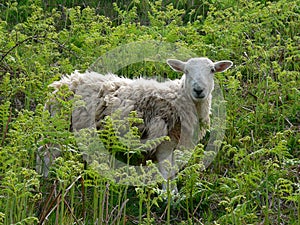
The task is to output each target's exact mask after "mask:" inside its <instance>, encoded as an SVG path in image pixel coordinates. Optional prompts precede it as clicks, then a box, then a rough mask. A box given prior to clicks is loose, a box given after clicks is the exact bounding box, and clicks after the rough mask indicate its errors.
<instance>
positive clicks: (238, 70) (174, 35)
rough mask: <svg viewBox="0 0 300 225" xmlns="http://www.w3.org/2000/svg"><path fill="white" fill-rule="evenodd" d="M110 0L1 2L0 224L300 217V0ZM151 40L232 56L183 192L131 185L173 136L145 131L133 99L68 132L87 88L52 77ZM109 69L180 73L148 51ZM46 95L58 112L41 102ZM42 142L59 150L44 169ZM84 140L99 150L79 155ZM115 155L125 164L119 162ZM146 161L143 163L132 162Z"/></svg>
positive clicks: (289, 220) (85, 147) (183, 178)
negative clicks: (209, 135)
mask: <svg viewBox="0 0 300 225" xmlns="http://www.w3.org/2000/svg"><path fill="white" fill-rule="evenodd" d="M114 2H115V3H112V2H111V1H104V0H103V1H100V2H97V1H92V0H89V1H84V2H82V1H76V0H73V1H55V2H54V1H40V0H26V1H6V2H4V1H3V2H1V3H0V11H1V14H0V132H1V134H0V137H1V140H0V180H1V186H0V224H38V223H43V222H44V223H45V224H102V223H105V224H134V223H136V222H139V223H140V224H159V223H160V224H166V223H167V224H261V223H264V224H299V221H300V197H299V196H300V186H299V166H300V159H299V155H300V135H299V126H300V121H299V118H300V115H299V112H300V110H299V109H300V106H299V98H300V90H299V87H300V80H299V70H300V63H299V62H300V60H299V57H300V49H299V46H300V33H299V27H300V8H299V5H300V1H299V0H296V1H290V0H276V1H262V0H261V1H259V0H256V1H254V0H253V1H246V0H238V1H219V0H211V1H186V0H181V1H173V0H165V1H163V0H160V1H148V0H134V1H129V0H122V1H121V0H118V1H114ZM145 40H156V41H158V42H160V41H162V42H169V43H172V44H174V46H178V48H180V47H185V48H188V49H191V50H192V51H193V52H194V53H195V54H197V55H199V56H208V57H209V58H211V59H214V60H222V59H230V60H232V61H233V62H234V65H235V66H234V68H232V69H231V70H229V71H228V72H226V73H225V74H222V75H219V74H217V75H216V79H218V81H219V83H220V86H221V88H222V90H223V93H224V98H225V100H226V113H227V116H226V133H225V137H224V139H223V140H222V147H221V149H220V151H219V153H218V154H217V156H216V158H215V160H214V162H213V163H212V164H211V165H210V166H209V167H208V168H206V170H203V163H202V159H203V156H204V155H203V154H204V152H205V151H204V150H205V146H202V145H198V146H196V147H195V149H194V152H193V154H190V155H191V158H190V160H189V162H188V163H187V165H186V167H185V168H184V169H183V170H182V171H180V173H179V174H178V176H177V179H176V180H175V181H177V183H178V187H179V194H178V196H177V197H174V196H172V193H171V192H170V190H169V189H168V190H167V193H161V191H160V190H159V186H158V185H159V184H157V183H155V184H153V183H152V184H151V185H148V186H141V185H139V186H137V187H135V188H132V187H130V186H128V185H125V184H126V182H127V184H128V183H131V184H132V183H139V184H141V183H142V182H144V183H147V182H148V183H151V179H153V174H156V175H157V176H159V175H158V174H157V168H156V167H155V165H154V163H153V162H151V161H146V162H145V160H143V158H141V156H142V155H143V154H145V152H147V150H148V149H150V148H151V146H155V145H157V144H158V143H160V142H161V141H167V138H166V137H162V138H159V139H157V140H152V141H148V142H147V143H141V142H140V141H139V135H140V134H139V132H138V129H137V126H138V125H139V124H140V123H141V122H142V121H140V119H139V118H137V117H136V115H135V114H134V112H133V113H132V114H131V115H130V116H129V117H128V118H125V119H124V118H123V119H121V118H119V117H118V116H115V117H107V118H106V119H105V121H103V123H104V124H103V125H104V129H103V130H102V131H99V132H94V131H91V130H81V131H80V132H78V133H76V132H75V133H71V132H70V131H69V128H70V125H71V124H70V123H71V122H70V121H71V112H72V110H73V109H74V107H77V106H78V105H81V103H82V102H81V101H80V97H79V96H73V94H72V93H71V92H70V91H69V90H68V89H67V88H62V89H61V91H60V92H58V93H55V94H50V93H51V91H52V90H51V89H50V88H48V85H49V84H50V83H52V82H53V81H55V80H58V79H59V78H60V77H61V76H62V75H63V74H70V73H71V72H72V71H74V70H75V69H77V70H86V69H87V68H89V67H90V66H91V64H92V63H93V62H95V61H96V59H97V58H98V57H99V56H102V55H103V54H105V53H107V52H108V51H110V50H113V49H115V48H116V47H119V46H122V45H124V44H128V43H131V42H135V41H145ZM115 72H116V73H118V74H119V75H122V76H127V77H138V76H140V75H143V76H158V75H160V76H162V77H164V78H166V77H168V78H171V79H173V78H177V77H178V76H179V75H178V74H175V73H173V72H172V71H171V70H170V69H169V68H168V67H167V66H166V65H165V64H162V63H158V62H147V61H143V62H138V63H134V64H131V65H129V66H126V67H125V68H121V69H120V70H119V71H115ZM166 74H167V75H166ZM50 99H51V101H53V99H55V102H56V106H55V114H54V115H50V113H49V112H48V111H47V110H44V106H43V105H44V104H45V103H46V102H48V101H49V100H50ZM124 129H125V131H126V132H122V130H123V131H124ZM41 146H47V147H49V148H48V149H51V147H53V148H56V147H57V148H58V149H59V150H60V151H61V157H59V158H57V159H56V160H55V162H53V165H52V167H51V169H50V173H49V177H47V178H45V177H42V176H40V175H38V174H37V173H36V172H35V170H34V169H35V166H36V155H37V154H43V153H44V151H45V150H43V151H38V148H40V147H41ZM104 150H105V151H108V152H109V151H111V152H112V153H113V155H114V156H115V157H111V156H110V154H106V156H108V157H107V158H105V157H104V155H105V154H103V151H104ZM82 152H85V153H86V152H89V156H93V158H92V159H93V160H94V161H93V162H91V161H89V162H90V163H89V164H88V165H85V162H84V160H83V159H82ZM91 153H92V154H91ZM124 156H126V157H124ZM184 156H186V155H184V154H183V157H184ZM124 158H125V160H124ZM118 159H120V161H122V160H123V163H124V164H125V165H127V166H125V167H119V168H117V169H115V170H114V171H113V170H112V169H111V168H112V166H113V165H117V164H116V160H118ZM121 159H122V160H121ZM100 160H102V161H100ZM139 160H140V161H139ZM142 161H143V163H145V164H146V165H148V167H149V168H150V169H149V170H147V171H146V170H145V169H144V168H143V167H140V168H139V166H137V167H128V164H131V165H133V164H134V163H136V164H137V165H139V163H140V162H142ZM128 168H130V169H128ZM132 168H134V169H132ZM129 170H130V171H129ZM99 171H100V172H99ZM124 174H125V175H124ZM116 178H118V179H123V181H124V183H122V184H121V183H120V182H119V183H118V182H116ZM158 180H159V181H161V182H162V179H161V178H158ZM172 182H174V181H171V183H169V185H168V187H170V186H172ZM163 199H165V200H163Z"/></svg>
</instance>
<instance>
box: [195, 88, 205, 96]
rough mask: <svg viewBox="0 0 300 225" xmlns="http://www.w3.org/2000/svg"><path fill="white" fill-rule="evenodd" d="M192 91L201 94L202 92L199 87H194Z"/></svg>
mask: <svg viewBox="0 0 300 225" xmlns="http://www.w3.org/2000/svg"><path fill="white" fill-rule="evenodd" d="M194 92H195V93H196V94H197V95H201V93H202V92H203V89H202V88H200V87H197V88H194Z"/></svg>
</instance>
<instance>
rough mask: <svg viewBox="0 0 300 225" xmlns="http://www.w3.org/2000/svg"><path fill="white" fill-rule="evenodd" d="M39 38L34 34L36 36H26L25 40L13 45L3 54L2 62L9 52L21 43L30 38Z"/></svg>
mask: <svg viewBox="0 0 300 225" xmlns="http://www.w3.org/2000/svg"><path fill="white" fill-rule="evenodd" d="M37 38H38V35H34V36H31V37H28V38H25V39H24V40H23V41H19V42H18V43H16V44H15V45H14V46H13V47H11V48H10V49H9V50H8V51H7V52H6V53H4V54H3V55H2V56H1V59H0V62H2V61H3V60H4V58H5V57H6V56H7V55H8V54H9V53H11V52H12V51H13V50H14V49H15V48H16V47H18V46H20V45H21V44H23V43H25V42H26V41H29V40H32V39H37Z"/></svg>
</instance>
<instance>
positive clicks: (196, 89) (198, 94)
mask: <svg viewBox="0 0 300 225" xmlns="http://www.w3.org/2000/svg"><path fill="white" fill-rule="evenodd" d="M203 91H204V88H201V87H194V88H193V92H194V97H195V98H204V97H205V94H204V93H203Z"/></svg>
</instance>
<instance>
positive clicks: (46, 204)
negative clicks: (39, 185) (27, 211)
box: [39, 181, 56, 224]
mask: <svg viewBox="0 0 300 225" xmlns="http://www.w3.org/2000/svg"><path fill="white" fill-rule="evenodd" d="M55 187H56V181H55V183H54V185H53V188H52V190H51V192H50V195H49V197H48V198H47V201H46V203H45V205H44V207H43V210H42V213H41V216H40V219H39V221H40V222H39V224H42V222H43V221H44V219H45V216H46V215H47V213H48V212H49V210H50V209H51V207H52V206H53V204H54V202H55V200H56V198H55V200H54V201H52V202H51V203H50V200H51V198H52V196H53V195H54V192H55Z"/></svg>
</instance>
